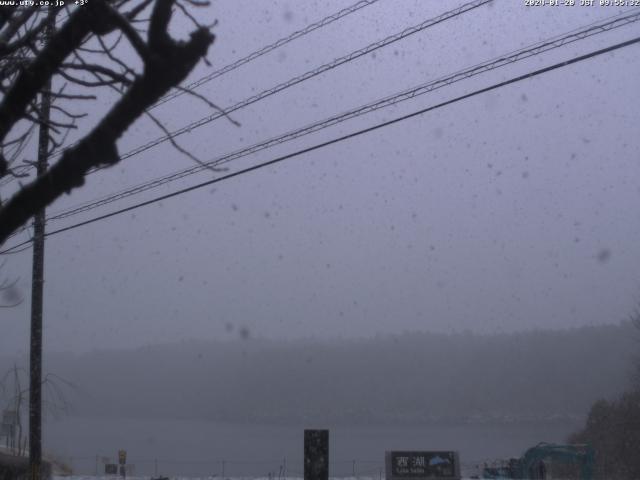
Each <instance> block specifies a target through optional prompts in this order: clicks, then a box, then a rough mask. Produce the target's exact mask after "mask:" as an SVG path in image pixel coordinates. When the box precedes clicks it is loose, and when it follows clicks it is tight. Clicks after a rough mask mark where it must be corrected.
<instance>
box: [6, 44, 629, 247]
mask: <svg viewBox="0 0 640 480" xmlns="http://www.w3.org/2000/svg"><path fill="white" fill-rule="evenodd" d="M636 43H640V37H635V38H633V39H631V40H627V41H625V42H621V43H617V44H615V45H612V46H609V47H606V48H602V49H599V50H595V51H593V52H590V53H587V54H585V55H581V56H579V57H575V58H572V59H570V60H565V61H564V62H560V63H556V64H554V65H551V66H549V67H544V68H541V69H538V70H534V71H533V72H529V73H526V74H524V75H520V76H517V77H514V78H511V79H509V80H505V81H503V82H500V83H496V84H493V85H490V86H488V87H485V88H481V89H479V90H474V91H473V92H470V93H467V94H465V95H461V96H458V97H456V98H453V99H451V100H447V101H445V102H442V103H439V104H437V105H432V106H430V107H426V108H423V109H421V110H417V111H415V112H412V113H409V114H407V115H403V116H400V117H397V118H394V119H392V120H388V121H386V122H382V123H378V124H376V125H373V126H371V127H367V128H363V129H361V130H357V131H355V132H352V133H349V134H347V135H343V136H340V137H337V138H334V139H332V140H328V141H326V142H322V143H318V144H315V145H312V146H310V147H306V148H303V149H300V150H297V151H295V152H292V153H289V154H286V155H282V156H280V157H277V158H274V159H272V160H269V161H267V162H263V163H260V164H257V165H253V166H251V167H247V168H244V169H242V170H239V171H237V172H233V173H230V174H228V175H224V176H222V177H218V178H214V179H211V180H208V181H206V182H202V183H199V184H197V185H192V186H190V187H187V188H183V189H181V190H178V191H175V192H172V193H169V194H166V195H162V196H159V197H156V198H153V199H151V200H147V201H145V202H140V203H138V204H135V205H131V206H129V207H126V208H122V209H120V210H116V211H113V212H110V213H107V214H105V215H100V216H98V217H94V218H91V219H89V220H85V221H83V222H79V223H76V224H74V225H70V226H68V227H64V228H60V229H58V230H53V231H50V232H47V234H46V236H51V235H57V234H59V233H63V232H66V231H69V230H74V229H76V228H79V227H83V226H85V225H89V224H91V223H95V222H98V221H100V220H105V219H107V218H111V217H114V216H116V215H120V214H122V213H127V212H130V211H132V210H136V209H138V208H141V207H145V206H147V205H151V204H154V203H157V202H161V201H163V200H167V199H169V198H173V197H176V196H179V195H182V194H185V193H188V192H191V191H193V190H198V189H200V188H203V187H207V186H209V185H213V184H215V183H219V182H222V181H224V180H229V179H231V178H234V177H237V176H240V175H243V174H246V173H249V172H253V171H255V170H260V169H262V168H265V167H268V166H271V165H275V164H277V163H281V162H283V161H285V160H289V159H291V158H294V157H298V156H300V155H303V154H305V153H309V152H313V151H315V150H320V149H322V148H325V147H328V146H330V145H334V144H337V143H340V142H343V141H345V140H349V139H352V138H355V137H358V136H361V135H364V134H366V133H370V132H373V131H376V130H379V129H382V128H385V127H388V126H391V125H394V124H396V123H399V122H402V121H405V120H408V119H411V118H414V117H417V116H420V115H423V114H425V113H428V112H430V111H433V110H437V109H439V108H443V107H446V106H448V105H452V104H454V103H457V102H460V101H462V100H466V99H468V98H472V97H475V96H477V95H481V94H483V93H487V92H490V91H492V90H496V89H498V88H502V87H505V86H507V85H511V84H514V83H517V82H521V81H523V80H528V79H530V78H533V77H536V76H538V75H542V74H544V73H548V72H551V71H553V70H557V69H560V68H564V67H567V66H569V65H573V64H576V63H579V62H582V61H585V60H588V59H590V58H593V57H596V56H599V55H603V54H605V53H610V52H613V51H615V50H619V49H621V48H624V47H628V46H631V45H634V44H636ZM30 242H31V240H29V241H26V242H23V243H20V244H18V245H15V246H13V247H11V248H9V249H6V250H4V251H1V252H0V254H3V253H9V252H11V251H12V250H14V249H17V248H20V247H22V246H23V245H26V244H27V243H30Z"/></svg>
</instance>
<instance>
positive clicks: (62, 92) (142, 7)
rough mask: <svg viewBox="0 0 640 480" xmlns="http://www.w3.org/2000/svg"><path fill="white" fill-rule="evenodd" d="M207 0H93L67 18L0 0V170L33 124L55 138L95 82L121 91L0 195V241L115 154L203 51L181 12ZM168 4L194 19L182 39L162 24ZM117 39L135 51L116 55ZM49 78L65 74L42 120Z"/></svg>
mask: <svg viewBox="0 0 640 480" xmlns="http://www.w3.org/2000/svg"><path fill="white" fill-rule="evenodd" d="M69 3H70V2H69ZM206 5H208V3H207V2H203V1H201V0H137V1H136V0H116V1H114V0H91V2H89V3H87V4H86V5H84V6H81V7H76V8H73V10H72V11H71V10H69V12H71V13H70V14H68V16H67V17H66V18H64V17H63V15H64V14H65V13H68V12H67V11H66V10H63V7H56V8H43V7H38V6H34V7H23V8H12V9H6V8H3V9H0V91H1V92H2V95H3V97H2V101H0V180H1V179H2V178H3V177H6V176H11V175H13V176H16V177H17V176H20V175H21V170H20V168H19V167H23V166H24V165H22V164H19V163H18V161H19V160H20V159H21V158H22V156H21V155H22V152H23V150H24V148H25V145H26V144H28V142H29V138H30V137H31V134H32V133H33V131H34V127H36V126H38V125H40V124H42V123H47V124H48V126H49V130H50V132H51V134H50V146H49V148H50V150H53V149H55V148H59V147H61V146H62V144H63V141H64V137H65V135H66V133H68V131H69V129H72V128H76V127H77V125H76V120H77V119H78V118H81V117H82V116H83V115H84V113H83V111H81V112H80V113H77V112H76V113H74V112H72V110H73V109H74V108H75V107H77V106H78V105H81V102H91V101H96V100H97V98H98V97H97V92H98V91H100V89H102V88H112V89H116V90H118V92H120V97H119V100H118V101H117V102H115V103H114V104H113V105H112V107H111V108H110V109H109V110H108V112H107V113H106V114H105V115H104V116H103V117H102V118H101V119H100V120H99V121H98V122H97V124H96V125H95V126H94V127H93V128H92V129H91V130H90V131H89V132H88V133H86V135H85V136H84V137H82V138H81V139H80V140H79V141H77V142H76V143H74V144H73V145H72V146H70V147H68V148H67V149H66V150H65V151H64V152H63V153H62V155H61V156H60V158H59V159H58V160H57V161H56V162H55V163H54V164H52V165H50V166H49V167H48V169H47V170H46V172H45V173H44V175H41V176H39V177H38V178H36V179H34V180H32V181H31V182H30V183H28V184H27V185H24V186H23V187H21V188H20V189H19V190H18V191H17V193H15V194H14V195H13V196H12V197H11V198H10V199H9V200H8V201H7V202H6V203H3V204H2V206H1V207H0V244H2V243H4V242H5V241H6V239H7V238H8V236H9V235H11V234H12V233H13V232H15V231H16V230H17V229H18V228H19V227H20V226H22V225H24V224H25V223H26V222H27V221H28V219H29V218H31V217H32V216H33V215H34V214H35V213H36V212H37V211H39V210H41V209H42V208H43V207H45V206H47V205H49V204H50V203H52V202H53V201H54V200H55V199H57V198H58V197H60V196H61V195H62V194H63V193H68V192H70V191H71V190H73V189H75V188H78V187H80V186H82V185H83V183H84V178H85V175H86V174H87V172H89V170H91V169H94V168H101V167H106V166H112V165H114V164H116V163H117V162H119V161H120V156H119V154H118V150H117V147H116V141H117V140H118V139H119V138H120V137H121V136H122V134H123V133H124V132H125V131H126V130H127V129H128V128H129V127H130V126H131V124H132V123H133V122H134V121H135V120H136V119H138V118H139V117H140V116H141V115H143V114H145V113H148V112H146V111H147V109H148V108H149V107H150V106H151V105H153V104H154V103H155V102H156V101H157V100H158V99H159V98H160V97H161V96H163V95H164V94H165V93H167V92H168V91H169V89H171V88H172V87H177V86H178V85H179V84H180V82H182V81H183V80H184V79H185V77H186V76H187V75H188V74H189V72H191V70H192V69H193V68H194V67H195V66H196V64H197V63H198V61H199V60H200V59H202V58H203V57H204V56H205V55H206V53H207V51H208V48H209V46H210V45H211V44H212V42H213V40H214V35H213V34H212V33H211V31H210V26H203V25H200V24H199V23H198V22H197V20H196V19H195V17H194V15H192V14H191V13H190V12H189V8H192V7H202V6H206ZM174 11H177V12H181V13H182V14H183V15H185V17H186V18H188V19H190V21H192V22H193V23H194V25H195V29H194V30H193V31H192V32H191V35H190V37H189V39H188V40H186V41H179V40H175V39H173V38H172V37H171V36H170V35H169V33H168V28H169V23H170V20H171V17H172V14H173V12H174ZM142 18H148V20H143V19H142ZM54 21H55V22H58V23H59V22H60V21H62V24H61V26H60V27H59V28H57V29H55V30H48V26H50V25H51V24H52V23H53V22H54ZM112 37H113V38H114V41H113V42H111V43H110V44H107V38H109V39H110V38H112ZM121 39H125V40H126V41H127V42H128V44H129V45H130V47H131V49H132V50H133V51H134V52H135V54H136V55H137V58H134V57H133V56H122V55H121V52H122V49H121V48H120V47H118V46H117V45H118V44H119V43H120V42H121ZM138 64H141V65H142V68H141V69H138V70H139V71H137V70H136V65H138ZM52 79H57V80H58V83H60V82H63V84H62V85H61V86H60V87H59V88H57V89H55V90H54V89H53V88H52V89H51V91H48V93H49V94H50V96H51V98H52V99H53V100H54V107H53V109H52V116H51V119H50V120H48V121H45V120H44V119H45V118H46V117H45V116H44V115H42V111H41V103H40V102H39V101H38V97H39V95H40V94H42V93H43V92H47V87H46V86H47V85H48V84H49V82H50V81H51V80H52ZM87 89H88V91H87ZM194 95H195V94H194ZM203 100H204V99H203ZM56 102H58V103H56ZM76 110H77V108H76ZM149 115H150V114H149ZM152 119H153V120H154V121H156V123H157V124H158V126H160V127H161V128H163V127H162V124H161V123H160V122H159V121H157V119H155V118H154V117H152ZM185 153H186V152H185Z"/></svg>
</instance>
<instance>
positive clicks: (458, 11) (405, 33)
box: [89, 0, 493, 173]
mask: <svg viewBox="0 0 640 480" xmlns="http://www.w3.org/2000/svg"><path fill="white" fill-rule="evenodd" d="M492 1H493V0H474V1H472V2H469V3H465V4H463V5H461V6H459V7H457V8H455V9H453V10H449V11H448V12H445V13H443V14H442V15H439V16H437V17H435V18H431V19H429V20H425V21H424V22H422V23H419V24H417V25H414V26H412V27H409V28H406V29H404V30H402V31H401V32H398V33H395V34H393V35H389V36H388V37H385V38H383V39H382V40H378V41H377V42H374V43H371V44H369V45H367V46H366V47H363V48H360V49H358V50H355V51H353V52H351V53H349V54H347V55H344V56H342V57H339V58H336V59H335V60H333V61H331V62H329V63H325V64H324V65H321V66H319V67H316V68H314V69H313V70H309V71H307V72H305V73H303V74H302V75H298V76H296V77H293V78H291V79H289V80H287V81H286V82H283V83H280V84H278V85H276V86H275V87H272V88H269V89H267V90H263V91H262V92H260V93H257V94H256V95H253V96H251V97H249V98H246V99H244V100H241V101H240V102H237V103H236V104H234V105H232V106H230V107H228V108H225V109H224V110H223V111H220V112H216V113H214V114H212V115H208V116H206V117H203V118H201V119H200V120H197V121H195V122H192V123H190V124H188V125H186V126H184V127H182V128H179V129H178V130H175V131H173V132H171V133H170V134H168V135H163V136H161V137H158V138H156V139H155V140H151V141H150V142H147V143H146V144H144V145H141V146H139V147H136V148H134V149H133V150H130V151H128V152H126V153H124V154H123V155H121V156H120V158H121V159H122V160H124V159H126V158H129V157H133V156H134V155H138V154H139V153H142V152H144V151H145V150H148V149H150V148H152V147H155V146H156V145H159V144H160V143H163V142H166V141H167V140H169V139H171V138H175V137H177V136H179V135H182V134H183V133H187V132H191V131H193V130H194V129H196V128H199V127H201V126H203V125H206V124H208V123H211V122H213V121H214V120H217V119H219V118H222V117H224V116H226V115H229V114H230V113H233V112H235V111H237V110H240V109H242V108H245V107H247V106H249V105H252V104H254V103H256V102H259V101H261V100H264V99H265V98H268V97H270V96H272V95H275V94H277V93H280V92H282V91H283V90H286V89H288V88H291V87H293V86H295V85H298V84H299V83H302V82H304V81H307V80H309V79H311V78H314V77H317V76H318V75H321V74H322V73H325V72H327V71H329V70H333V69H334V68H337V67H339V66H341V65H344V64H345V63H348V62H351V61H353V60H356V59H358V58H360V57H362V56H364V55H367V54H369V53H371V52H374V51H376V50H378V49H380V48H383V47H386V46H387V45H390V44H392V43H395V42H397V41H399V40H402V39H404V38H406V37H409V36H410V35H413V34H415V33H418V32H421V31H423V30H426V29H427V28H430V27H433V26H435V25H437V24H439V23H442V22H445V21H447V20H449V19H451V18H455V17H458V16H460V15H462V14H463V13H466V12H468V11H471V10H474V9H476V8H479V7H481V6H482V5H485V4H487V3H490V2H492ZM97 170H98V169H94V170H93V172H95V171H97ZM89 173H92V172H89Z"/></svg>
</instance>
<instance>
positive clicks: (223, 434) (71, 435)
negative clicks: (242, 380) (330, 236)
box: [43, 417, 580, 478]
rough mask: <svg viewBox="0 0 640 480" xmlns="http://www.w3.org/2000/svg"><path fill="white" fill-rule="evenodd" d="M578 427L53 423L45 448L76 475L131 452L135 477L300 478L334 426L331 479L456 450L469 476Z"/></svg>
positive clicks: (82, 420) (380, 472)
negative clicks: (401, 455) (418, 453)
mask: <svg viewBox="0 0 640 480" xmlns="http://www.w3.org/2000/svg"><path fill="white" fill-rule="evenodd" d="M579 427H580V425H579V424H578V423H567V422H562V423H557V424H533V423H527V424H524V423H522V424H497V425H496V424H472V425H469V424H461V425H419V426H389V425H384V426H340V425H299V426H295V425H293V426H292V425H288V426H274V425H235V424H223V423H215V422H207V421H191V420H137V419H136V420H126V419H85V418H69V417H67V418H62V419H59V420H49V421H48V422H47V423H46V424H45V425H44V427H43V429H44V439H45V444H44V450H45V452H50V453H52V454H54V455H56V456H57V457H59V458H61V459H63V460H64V461H66V462H68V463H69V464H70V465H71V466H72V467H73V469H74V473H75V474H80V475H90V474H96V472H97V473H99V474H102V473H103V472H104V464H105V463H109V462H114V463H116V462H117V453H118V450H119V449H126V450H127V454H128V458H127V462H128V463H131V464H133V465H134V473H135V475H153V474H156V473H158V474H164V475H171V476H177V475H181V476H198V477H202V476H205V477H206V476H225V477H227V476H229V477H242V476H268V475H269V474H270V473H271V474H272V475H273V476H274V477H278V476H280V475H283V474H284V473H286V474H287V475H289V476H302V472H303V467H302V456H303V430H304V429H305V428H329V430H330V432H329V446H330V452H329V455H330V464H331V465H330V475H331V476H336V477H345V476H353V475H354V474H355V476H370V477H373V478H378V477H379V476H381V475H384V452H385V450H457V451H459V452H460V461H461V463H462V466H463V472H464V471H466V472H469V471H471V469H472V468H473V466H474V465H477V464H479V463H481V462H483V461H485V460H492V459H497V458H508V457H518V456H520V455H522V453H523V452H524V451H525V450H526V449H527V448H529V447H531V446H533V445H535V444H537V443H539V442H542V441H544V442H563V441H565V439H566V437H567V435H568V434H570V433H571V432H573V431H575V430H577V429H578V428H579Z"/></svg>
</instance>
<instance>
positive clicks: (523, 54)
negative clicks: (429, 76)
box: [48, 11, 640, 221]
mask: <svg viewBox="0 0 640 480" xmlns="http://www.w3.org/2000/svg"><path fill="white" fill-rule="evenodd" d="M639 20H640V11H637V12H635V13H633V14H630V15H625V16H623V17H620V16H619V15H618V16H616V18H614V19H613V20H609V21H607V22H601V23H598V24H595V25H592V26H589V27H588V28H584V29H582V30H577V31H574V32H573V33H569V34H566V35H564V36H558V37H554V38H553V39H550V40H546V41H544V42H542V43H538V44H535V45H533V46H527V47H524V48H522V49H520V50H517V51H515V52H511V53H510V54H507V55H503V56H500V57H497V58H496V59H493V60H489V61H487V62H483V63H480V64H477V65H474V66H473V67H470V68H467V69H465V70H461V71H458V72H456V73H454V74H450V75H448V76H445V77H441V78H439V79H437V80H434V81H431V82H429V83H426V84H421V85H419V86H417V87H413V88H411V89H409V90H405V91H402V92H400V93H397V94H394V95H392V96H389V97H385V98H383V99H380V100H376V101H374V102H371V103H368V104H366V105H363V106H360V107H357V108H355V109H352V110H349V111H347V112H344V113H341V114H338V115H334V116H332V117H329V118H327V119H324V120H321V121H318V122H315V123H312V124H310V125H307V126H304V127H302V128H299V129H296V130H293V131H290V132H288V133H285V134H283V135H280V136H277V137H273V138H271V139H268V140H265V141H262V142H259V143H257V144H254V145H251V146H249V147H245V148H242V149H240V150H237V151H235V152H232V153H229V154H226V155H223V156H221V157H218V158H216V159H215V160H211V161H209V162H207V163H205V164H204V165H195V166H192V167H189V168H187V169H183V170H180V171H178V172H175V173H173V174H169V175H166V176H164V177H160V178H158V179H155V180H152V181H149V182H145V183H142V184H139V185H137V186H134V187H130V188H128V189H125V190H122V191H120V192H118V193H115V194H111V195H108V196H106V197H103V198H101V199H98V200H93V201H90V202H86V203H84V204H81V205H79V206H76V207H73V208H70V209H67V210H64V211H62V212H59V213H57V214H54V215H52V216H50V217H49V218H48V221H52V220H60V219H63V218H67V217H70V216H73V215H76V214H78V213H82V212H86V211H89V210H93V209H95V208H98V207H101V206H104V205H107V204H109V203H112V202H114V201H117V200H121V199H124V198H127V197H129V196H132V195H136V194H139V193H142V192H144V191H147V190H150V189H153V188H157V187H159V186H161V185H164V184H167V183H170V182H172V181H175V180H179V179H181V178H184V177H186V176H189V175H192V174H196V173H199V172H201V171H204V170H205V169H207V168H209V167H215V166H219V165H222V164H226V163H229V162H231V161H233V160H236V159H238V158H241V157H244V156H247V155H250V154H253V153H256V152H258V151H262V150H265V149H268V148H271V147H273V146H275V145H280V144H282V143H285V142H288V141H291V140H294V139H296V138H300V137H302V136H305V135H309V134H311V133H314V132H317V131H320V130H323V129H325V128H328V127H330V126H333V125H336V124H339V123H341V122H344V121H346V120H350V119H353V118H356V117H359V116H362V115H365V114H368V113H371V112H373V111H376V110H378V109H381V108H385V107H388V106H391V105H396V104H398V103H400V102H403V101H406V100H410V99H412V98H415V97H417V96H419V95H424V94H426V93H429V92H432V91H434V90H436V89H439V88H442V87H445V86H448V85H451V84H453V83H456V82H459V81H461V80H465V79H468V78H471V77H473V76H475V75H479V74H481V73H485V72H488V71H491V70H494V69H497V68H501V67H503V66H506V65H509V64H512V63H515V62H518V61H522V60H524V59H527V58H530V57H532V56H534V55H539V54H541V53H544V52H548V51H550V50H553V49H556V48H560V47H562V46H564V45H568V44H570V43H573V42H576V41H579V40H583V39H585V38H588V37H591V36H593V35H597V34H600V33H603V32H607V31H610V30H612V29H615V28H619V27H622V26H625V25H629V24H630V23H633V22H637V21H639Z"/></svg>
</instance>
